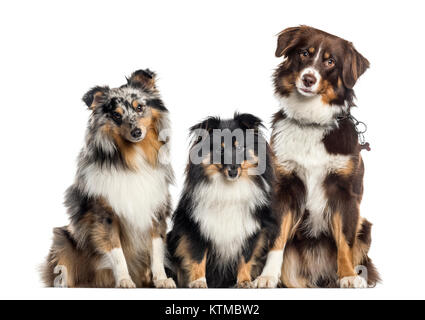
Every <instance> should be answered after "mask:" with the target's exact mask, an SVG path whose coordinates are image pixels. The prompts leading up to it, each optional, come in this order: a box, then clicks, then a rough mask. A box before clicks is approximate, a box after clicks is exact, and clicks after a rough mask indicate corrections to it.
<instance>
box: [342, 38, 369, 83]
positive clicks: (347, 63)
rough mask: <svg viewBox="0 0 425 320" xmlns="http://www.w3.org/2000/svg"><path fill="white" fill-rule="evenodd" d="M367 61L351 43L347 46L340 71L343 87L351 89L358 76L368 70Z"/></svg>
mask: <svg viewBox="0 0 425 320" xmlns="http://www.w3.org/2000/svg"><path fill="white" fill-rule="evenodd" d="M369 66H370V63H369V61H368V60H367V59H366V58H365V57H363V56H362V55H361V54H360V53H359V52H358V51H357V50H356V49H355V48H354V46H353V44H352V43H351V42H349V43H348V44H347V49H346V52H345V58H344V65H343V70H342V80H343V81H344V85H345V86H346V87H347V88H349V89H352V88H353V87H354V85H355V84H356V82H357V80H358V79H359V78H360V76H361V75H362V74H363V73H365V71H366V70H367V69H368V68H369Z"/></svg>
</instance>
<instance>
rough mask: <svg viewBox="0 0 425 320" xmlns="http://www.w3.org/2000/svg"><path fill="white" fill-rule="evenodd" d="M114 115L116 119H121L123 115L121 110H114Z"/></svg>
mask: <svg viewBox="0 0 425 320" xmlns="http://www.w3.org/2000/svg"><path fill="white" fill-rule="evenodd" d="M112 117H114V119H115V120H121V118H122V115H121V114H120V113H119V112H116V111H114V112H112Z"/></svg>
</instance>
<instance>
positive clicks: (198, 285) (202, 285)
mask: <svg viewBox="0 0 425 320" xmlns="http://www.w3.org/2000/svg"><path fill="white" fill-rule="evenodd" d="M189 288H191V289H208V285H207V280H206V279H205V278H203V279H198V280H195V281H192V282H191V283H189Z"/></svg>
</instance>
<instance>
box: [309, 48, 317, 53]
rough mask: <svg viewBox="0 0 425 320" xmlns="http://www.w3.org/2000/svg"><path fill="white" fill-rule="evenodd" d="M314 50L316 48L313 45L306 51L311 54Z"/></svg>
mask: <svg viewBox="0 0 425 320" xmlns="http://www.w3.org/2000/svg"><path fill="white" fill-rule="evenodd" d="M315 51H316V48H314V47H310V48H309V49H308V52H310V54H313V53H314V52H315Z"/></svg>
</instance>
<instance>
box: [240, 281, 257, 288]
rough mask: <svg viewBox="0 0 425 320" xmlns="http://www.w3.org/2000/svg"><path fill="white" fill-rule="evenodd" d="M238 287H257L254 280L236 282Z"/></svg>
mask: <svg viewBox="0 0 425 320" xmlns="http://www.w3.org/2000/svg"><path fill="white" fill-rule="evenodd" d="M236 288H238V289H253V288H256V287H255V283H254V282H253V281H242V282H238V283H237V284H236Z"/></svg>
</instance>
